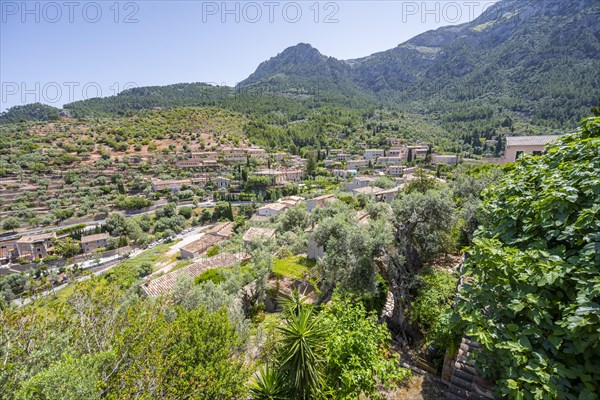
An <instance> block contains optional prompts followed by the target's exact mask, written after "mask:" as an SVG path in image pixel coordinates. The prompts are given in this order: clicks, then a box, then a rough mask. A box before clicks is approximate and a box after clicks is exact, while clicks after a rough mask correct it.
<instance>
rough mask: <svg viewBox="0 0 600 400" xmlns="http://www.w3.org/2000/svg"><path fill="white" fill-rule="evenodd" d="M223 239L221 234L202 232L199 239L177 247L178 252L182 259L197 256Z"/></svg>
mask: <svg viewBox="0 0 600 400" xmlns="http://www.w3.org/2000/svg"><path fill="white" fill-rule="evenodd" d="M223 240H225V238H223V237H221V236H217V235H207V234H204V235H203V236H202V237H200V239H198V240H195V241H193V242H191V243H188V244H186V245H185V246H182V247H181V248H180V249H179V254H180V256H181V258H182V259H189V258H197V257H200V256H201V255H202V254H204V253H205V252H207V251H208V250H209V249H210V248H212V247H213V246H216V245H217V244H219V243H221V242H222V241H223Z"/></svg>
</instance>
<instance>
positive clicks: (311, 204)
mask: <svg viewBox="0 0 600 400" xmlns="http://www.w3.org/2000/svg"><path fill="white" fill-rule="evenodd" d="M334 199H335V195H334V194H325V195H323V196H318V197H315V198H313V199H307V200H306V211H308V212H312V210H314V209H315V208H322V207H325V204H327V202H328V201H331V200H334Z"/></svg>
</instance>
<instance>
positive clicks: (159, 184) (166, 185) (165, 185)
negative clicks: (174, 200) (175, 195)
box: [152, 179, 192, 192]
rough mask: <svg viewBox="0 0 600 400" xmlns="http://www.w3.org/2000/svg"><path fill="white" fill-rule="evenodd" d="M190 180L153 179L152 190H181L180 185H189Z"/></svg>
mask: <svg viewBox="0 0 600 400" xmlns="http://www.w3.org/2000/svg"><path fill="white" fill-rule="evenodd" d="M191 184H192V181H191V180H189V179H179V180H167V181H161V180H155V181H152V190H154V191H155V192H159V191H161V190H163V189H169V190H170V191H172V192H178V191H180V190H181V187H182V186H190V185H191Z"/></svg>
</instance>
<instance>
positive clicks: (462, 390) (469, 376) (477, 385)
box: [446, 337, 496, 400]
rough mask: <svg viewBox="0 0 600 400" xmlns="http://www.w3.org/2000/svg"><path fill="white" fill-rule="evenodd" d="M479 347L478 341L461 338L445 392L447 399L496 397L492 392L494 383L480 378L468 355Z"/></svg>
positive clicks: (482, 399)
mask: <svg viewBox="0 0 600 400" xmlns="http://www.w3.org/2000/svg"><path fill="white" fill-rule="evenodd" d="M480 349H481V345H480V344H479V343H476V342H473V341H471V340H470V339H469V338H468V337H463V338H462V341H461V344H460V347H459V348H458V354H457V356H456V361H455V362H454V365H453V370H452V375H451V377H450V382H449V385H448V392H447V393H446V399H447V400H464V399H479V400H488V399H489V400H493V399H495V398H496V397H495V396H494V393H493V389H494V384H493V383H491V382H488V381H486V380H484V379H483V378H481V376H480V374H479V371H478V370H477V368H476V367H475V361H474V360H472V359H471V357H470V356H471V355H472V354H473V352H475V351H478V350H480Z"/></svg>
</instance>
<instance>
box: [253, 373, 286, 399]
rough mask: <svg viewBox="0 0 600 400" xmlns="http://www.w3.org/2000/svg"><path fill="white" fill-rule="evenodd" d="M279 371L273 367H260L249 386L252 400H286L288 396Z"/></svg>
mask: <svg viewBox="0 0 600 400" xmlns="http://www.w3.org/2000/svg"><path fill="white" fill-rule="evenodd" d="M282 378H283V377H282V375H281V372H280V369H279V368H277V366H275V365H263V366H262V367H260V369H259V370H258V372H257V373H256V376H255V378H254V380H253V381H252V383H251V384H250V386H249V389H250V395H251V397H252V399H253V400H288V399H289V398H290V395H289V393H288V390H287V388H286V385H285V380H284V379H282Z"/></svg>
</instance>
